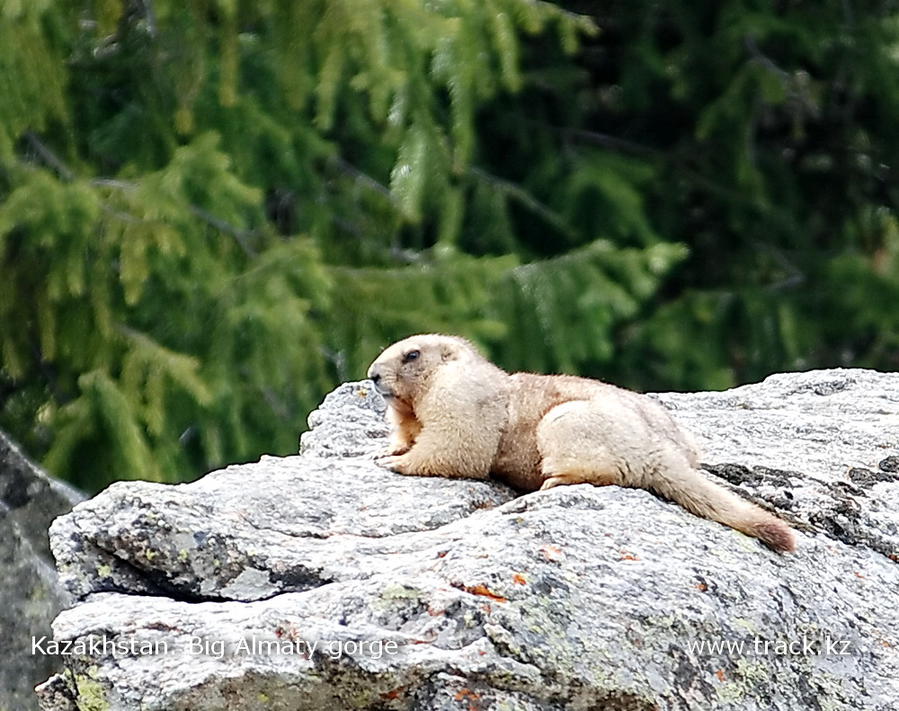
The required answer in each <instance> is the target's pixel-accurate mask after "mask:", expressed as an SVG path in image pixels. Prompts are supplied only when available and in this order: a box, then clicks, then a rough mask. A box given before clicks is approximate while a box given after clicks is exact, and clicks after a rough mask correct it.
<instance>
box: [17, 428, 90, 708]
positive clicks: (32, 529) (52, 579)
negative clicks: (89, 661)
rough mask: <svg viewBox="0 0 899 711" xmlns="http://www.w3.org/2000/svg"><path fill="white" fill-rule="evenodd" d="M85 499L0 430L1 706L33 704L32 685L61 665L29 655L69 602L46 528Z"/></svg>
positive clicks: (20, 706)
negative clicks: (35, 642)
mask: <svg viewBox="0 0 899 711" xmlns="http://www.w3.org/2000/svg"><path fill="white" fill-rule="evenodd" d="M83 498H84V497H82V496H81V495H80V494H79V493H78V492H76V491H75V490H74V489H71V488H70V487H68V486H66V485H65V484H62V483H61V482H58V481H56V480H55V479H53V478H52V477H49V476H48V475H47V474H46V473H44V472H43V471H41V470H40V469H39V468H38V467H36V466H35V465H34V464H32V463H31V462H30V461H29V460H28V459H27V458H26V457H25V455H23V454H22V452H21V451H19V449H18V447H16V446H15V445H14V444H13V443H12V441H11V440H10V439H9V438H8V437H7V436H6V435H5V434H4V433H3V432H0V571H2V573H0V640H2V645H3V649H2V654H0V710H3V711H6V710H7V709H9V710H10V711H12V710H13V709H15V711H27V710H28V709H36V708H37V698H36V697H35V696H34V686H35V685H36V684H38V683H39V682H41V681H43V680H44V679H46V678H47V675H48V674H51V673H52V672H53V671H54V670H55V669H56V668H58V667H59V663H60V660H59V659H58V658H55V657H51V656H41V655H37V656H32V654H31V637H32V635H36V636H38V637H40V636H42V635H49V634H51V631H50V623H51V622H52V621H53V618H54V617H55V616H56V614H57V613H58V612H59V611H60V610H61V609H62V608H63V607H64V606H65V604H66V603H67V602H68V600H67V599H66V596H65V595H64V593H63V590H62V588H61V587H60V586H59V584H58V582H57V579H56V571H55V570H54V568H53V564H52V559H51V557H50V545H49V541H48V538H47V529H48V528H49V526H50V522H51V521H52V520H53V518H54V517H56V516H58V515H60V514H62V513H65V512H67V511H69V510H70V509H71V508H72V506H74V505H75V504H76V503H77V502H78V501H81V499H83Z"/></svg>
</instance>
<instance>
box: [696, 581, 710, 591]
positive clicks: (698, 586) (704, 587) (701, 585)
mask: <svg viewBox="0 0 899 711" xmlns="http://www.w3.org/2000/svg"><path fill="white" fill-rule="evenodd" d="M693 587H694V588H696V589H697V590H699V592H705V591H706V590H708V589H709V586H708V585H706V584H705V583H696V585H694V586H693Z"/></svg>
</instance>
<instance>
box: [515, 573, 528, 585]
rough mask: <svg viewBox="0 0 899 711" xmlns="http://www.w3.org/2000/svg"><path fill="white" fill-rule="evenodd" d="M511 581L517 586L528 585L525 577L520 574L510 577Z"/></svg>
mask: <svg viewBox="0 0 899 711" xmlns="http://www.w3.org/2000/svg"><path fill="white" fill-rule="evenodd" d="M512 580H513V581H514V582H515V583H517V584H518V585H527V584H528V579H527V578H526V577H524V576H523V575H522V574H521V573H515V575H513V576H512Z"/></svg>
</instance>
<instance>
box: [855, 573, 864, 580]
mask: <svg viewBox="0 0 899 711" xmlns="http://www.w3.org/2000/svg"><path fill="white" fill-rule="evenodd" d="M855 577H856V578H861V579H862V580H864V579H865V576H864V575H862V574H861V573H859V572H858V571H856V573H855Z"/></svg>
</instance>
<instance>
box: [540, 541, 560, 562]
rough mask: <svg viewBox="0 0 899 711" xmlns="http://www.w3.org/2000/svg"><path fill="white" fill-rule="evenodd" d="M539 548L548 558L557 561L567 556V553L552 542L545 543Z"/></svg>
mask: <svg viewBox="0 0 899 711" xmlns="http://www.w3.org/2000/svg"><path fill="white" fill-rule="evenodd" d="M539 550H540V552H541V553H542V554H543V557H544V558H545V559H546V560H550V561H555V560H561V559H562V558H563V557H565V554H564V553H562V549H561V548H559V546H554V545H552V544H550V543H544V544H543V545H542V546H540V549H539Z"/></svg>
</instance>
